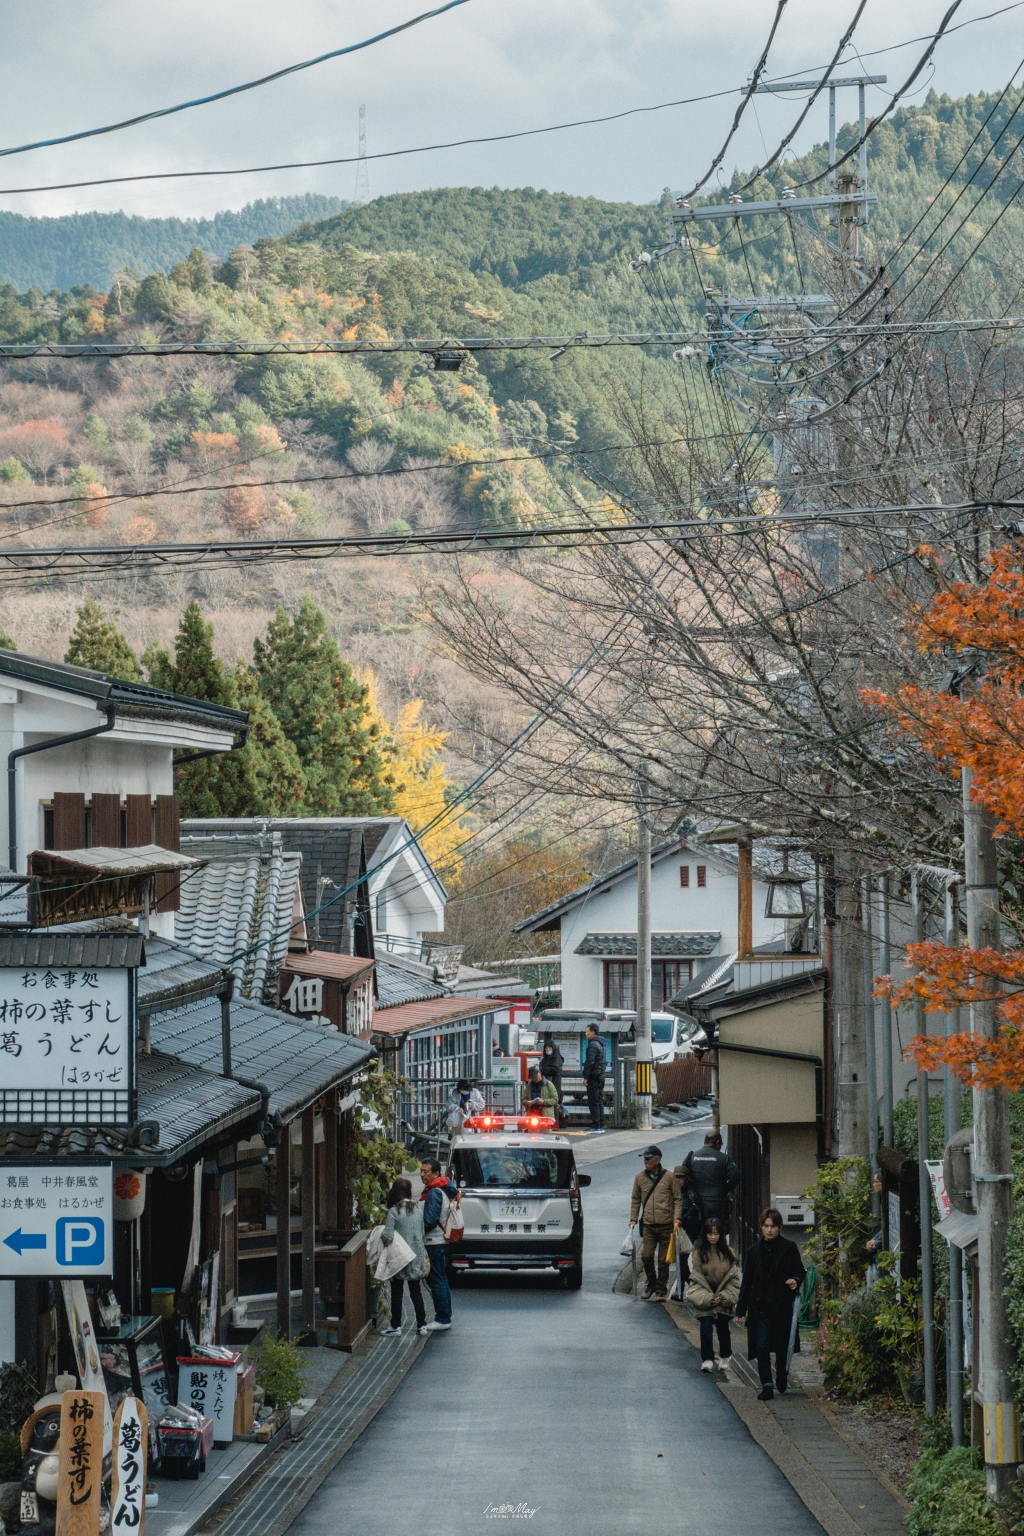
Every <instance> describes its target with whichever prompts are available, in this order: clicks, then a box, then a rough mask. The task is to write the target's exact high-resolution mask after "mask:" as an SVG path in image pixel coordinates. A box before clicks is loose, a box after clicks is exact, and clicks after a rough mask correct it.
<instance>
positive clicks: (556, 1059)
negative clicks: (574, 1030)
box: [539, 1035, 565, 1103]
mask: <svg viewBox="0 0 1024 1536" xmlns="http://www.w3.org/2000/svg"><path fill="white" fill-rule="evenodd" d="M539 1065H540V1075H541V1077H546V1078H547V1080H548V1082H550V1083H554V1085H555V1087H556V1088H557V1089H558V1102H559V1103H561V1102H562V1072H563V1070H564V1067H565V1060H564V1058H563V1056H562V1052H561V1051H560V1050H559V1048H558V1046H557V1045H556V1044H555V1042H554V1041H553V1040H552V1038H551V1036H550V1035H545V1036H544V1049H543V1051H542V1052H541V1058H540V1063H539Z"/></svg>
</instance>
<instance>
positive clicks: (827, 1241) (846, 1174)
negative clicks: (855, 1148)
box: [805, 1157, 877, 1300]
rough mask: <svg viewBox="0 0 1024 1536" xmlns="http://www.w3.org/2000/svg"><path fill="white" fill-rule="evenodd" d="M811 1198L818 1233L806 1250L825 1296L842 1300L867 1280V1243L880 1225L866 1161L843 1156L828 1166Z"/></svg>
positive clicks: (815, 1186) (818, 1179) (815, 1183)
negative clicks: (872, 1206) (875, 1211)
mask: <svg viewBox="0 0 1024 1536" xmlns="http://www.w3.org/2000/svg"><path fill="white" fill-rule="evenodd" d="M807 1195H808V1197H809V1199H811V1200H812V1201H813V1202H814V1218H815V1230H814V1235H813V1237H812V1238H811V1239H810V1241H809V1242H808V1244H807V1247H806V1250H805V1251H806V1254H807V1257H808V1258H809V1259H810V1261H811V1263H812V1264H814V1266H815V1268H816V1269H817V1271H818V1286H819V1289H820V1293H821V1295H822V1296H823V1297H828V1296H831V1297H834V1298H836V1299H838V1300H842V1299H843V1298H844V1297H846V1296H848V1295H849V1294H850V1292H851V1291H852V1290H854V1289H856V1287H857V1286H858V1285H859V1284H860V1282H861V1281H862V1280H863V1278H864V1275H865V1273H866V1271H867V1267H868V1254H867V1241H868V1238H869V1237H870V1236H871V1234H872V1233H873V1232H874V1231H875V1229H876V1225H877V1223H876V1218H875V1216H874V1214H873V1212H872V1210H871V1177H870V1170H869V1168H868V1165H867V1162H866V1161H865V1159H864V1158H862V1157H840V1158H837V1159H836V1161H835V1162H832V1163H823V1164H822V1166H821V1167H820V1168H819V1169H818V1176H817V1178H816V1179H815V1181H814V1183H813V1184H812V1185H811V1187H810V1188H809V1189H808V1190H807Z"/></svg>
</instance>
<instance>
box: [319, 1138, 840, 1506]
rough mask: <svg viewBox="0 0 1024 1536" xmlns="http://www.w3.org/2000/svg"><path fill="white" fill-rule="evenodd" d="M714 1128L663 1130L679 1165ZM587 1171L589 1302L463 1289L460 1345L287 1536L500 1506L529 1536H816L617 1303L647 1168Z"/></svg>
mask: <svg viewBox="0 0 1024 1536" xmlns="http://www.w3.org/2000/svg"><path fill="white" fill-rule="evenodd" d="M704 1129H705V1127H704V1126H703V1125H701V1126H700V1127H699V1129H698V1130H696V1131H690V1132H686V1133H683V1134H682V1135H680V1134H675V1133H673V1134H671V1135H666V1133H664V1132H662V1133H661V1135H660V1144H661V1145H662V1146H663V1147H664V1149H665V1153H666V1158H665V1161H666V1162H667V1163H668V1164H669V1166H671V1165H672V1164H675V1163H677V1162H679V1161H681V1159H682V1157H683V1156H685V1153H686V1151H687V1150H688V1149H689V1147H691V1146H693V1145H696V1144H697V1143H698V1142H699V1141H700V1140H702V1139H703V1133H704ZM611 1141H612V1138H611V1136H609V1137H608V1138H607V1142H606V1143H605V1145H608V1144H610V1143H611ZM591 1145H593V1147H594V1150H595V1151H596V1149H597V1145H598V1143H596V1142H595V1143H592V1144H591ZM581 1161H582V1159H581ZM587 1162H588V1172H590V1173H591V1175H592V1177H593V1186H592V1188H591V1189H589V1190H587V1191H586V1193H585V1197H584V1212H585V1221H586V1249H585V1255H584V1259H585V1277H584V1284H583V1289H582V1290H581V1291H579V1292H575V1293H568V1292H565V1291H563V1290H562V1289H561V1288H560V1285H559V1282H557V1281H556V1280H554V1279H552V1280H550V1281H549V1280H548V1279H547V1278H546V1277H541V1276H532V1277H531V1276H522V1277H511V1278H507V1279H505V1280H499V1279H498V1278H497V1277H496V1276H481V1277H480V1278H479V1279H475V1280H469V1281H466V1282H464V1283H462V1284H461V1285H460V1286H459V1287H458V1288H457V1289H456V1291H455V1327H454V1328H453V1329H452V1331H451V1333H449V1334H442V1335H439V1336H438V1337H436V1338H433V1339H431V1340H430V1342H429V1343H428V1345H427V1348H426V1350H425V1351H424V1352H423V1354H422V1355H421V1356H420V1358H419V1360H418V1361H417V1362H416V1364H415V1365H414V1367H413V1369H412V1371H411V1372H410V1374H409V1376H408V1378H407V1379H406V1381H405V1383H404V1384H403V1385H402V1386H401V1387H400V1388H399V1390H398V1392H397V1393H396V1394H395V1396H394V1397H393V1398H392V1399H391V1401H390V1402H389V1403H388V1404H387V1406H386V1407H385V1408H384V1410H383V1411H382V1412H381V1413H380V1414H378V1416H377V1418H376V1419H375V1420H374V1421H373V1423H372V1424H371V1425H370V1427H369V1429H368V1430H367V1431H366V1433H365V1434H364V1435H363V1436H362V1437H361V1438H360V1439H359V1440H358V1441H357V1443H356V1445H355V1446H354V1447H353V1449H352V1450H351V1451H350V1452H349V1454H348V1456H346V1457H345V1459H344V1460H343V1461H342V1462H341V1463H340V1465H339V1466H338V1467H337V1468H336V1469H335V1471H334V1472H333V1473H332V1474H331V1476H330V1477H329V1478H328V1479H327V1481H326V1482H325V1483H324V1485H323V1487H322V1488H321V1489H320V1491H319V1493H318V1494H317V1495H316V1497H315V1498H314V1499H313V1501H312V1502H311V1503H310V1504H309V1505H308V1506H307V1508H306V1509H305V1510H304V1511H303V1513H302V1514H301V1515H300V1516H299V1518H298V1520H297V1521H296V1523H295V1525H294V1526H293V1527H292V1531H291V1536H471V1533H477V1532H482V1531H487V1530H493V1529H494V1526H493V1524H492V1523H491V1522H492V1521H494V1520H496V1519H502V1518H505V1519H514V1518H517V1517H515V1516H512V1515H503V1514H502V1513H501V1507H502V1506H511V1507H513V1508H515V1507H516V1506H522V1507H523V1509H524V1510H533V1511H535V1513H534V1514H533V1515H532V1517H530V1520H531V1523H530V1529H531V1531H533V1532H535V1533H536V1536H633V1533H636V1536H640V1533H643V1536H651V1533H652V1532H660V1531H666V1532H669V1531H670V1532H673V1533H676V1532H681V1533H685V1536H690V1533H693V1536H707V1532H708V1531H709V1530H715V1531H720V1532H722V1533H728V1536H737V1533H742V1532H745V1531H747V1530H765V1531H769V1532H772V1533H775V1532H784V1533H785V1536H821V1527H820V1526H819V1525H818V1523H817V1522H816V1521H815V1520H814V1519H813V1518H812V1516H811V1515H810V1514H809V1512H808V1511H807V1509H806V1508H805V1506H804V1505H803V1504H802V1503H801V1502H800V1500H799V1499H798V1498H797V1496H796V1494H795V1493H794V1492H793V1490H792V1488H791V1487H790V1486H789V1484H788V1483H787V1482H786V1481H785V1479H784V1478H783V1476H782V1474H781V1473H780V1472H779V1471H778V1470H777V1469H776V1467H775V1466H774V1464H773V1463H772V1462H771V1461H770V1460H769V1459H768V1457H767V1456H766V1455H765V1453H764V1452H763V1451H762V1450H761V1449H760V1448H759V1447H758V1446H757V1445H756V1444H755V1443H754V1441H753V1440H752V1439H751V1438H750V1436H749V1434H748V1433H747V1430H746V1428H745V1427H744V1425H743V1424H742V1423H741V1422H740V1420H739V1419H738V1418H737V1417H736V1415H735V1413H734V1412H733V1410H732V1409H731V1408H730V1406H729V1404H728V1403H727V1402H726V1401H725V1400H724V1398H723V1397H722V1395H721V1393H720V1392H719V1390H718V1388H717V1387H716V1386H715V1384H714V1382H713V1381H712V1380H710V1379H709V1378H708V1377H706V1376H702V1375H701V1373H700V1369H699V1361H698V1359H697V1357H696V1352H695V1351H694V1350H693V1348H692V1347H691V1346H690V1345H689V1344H688V1343H687V1342H686V1340H685V1339H684V1338H683V1336H682V1334H681V1333H680V1332H679V1331H678V1329H677V1328H676V1327H675V1325H674V1324H673V1323H672V1321H671V1319H670V1318H668V1317H666V1316H665V1314H664V1312H663V1310H662V1308H661V1307H657V1306H654V1305H648V1304H646V1303H644V1302H638V1301H634V1300H633V1299H632V1298H630V1297H622V1296H615V1295H613V1294H612V1283H613V1281H614V1279H615V1276H616V1274H617V1273H618V1271H619V1269H620V1268H621V1265H622V1262H623V1261H622V1260H621V1259H620V1258H619V1257H618V1248H619V1244H620V1242H621V1241H622V1238H623V1235H624V1233H625V1229H626V1222H627V1219H628V1192H629V1187H630V1183H631V1181H632V1178H633V1175H634V1173H635V1172H636V1169H637V1168H638V1167H639V1166H640V1165H639V1161H638V1159H637V1157H636V1153H635V1152H630V1153H627V1154H626V1155H624V1156H618V1157H612V1158H608V1159H605V1160H602V1161H599V1162H593V1163H590V1162H589V1159H587ZM407 1305H408V1303H407ZM518 1518H520V1519H521V1518H523V1516H522V1515H520V1516H518Z"/></svg>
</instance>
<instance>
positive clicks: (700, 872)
mask: <svg viewBox="0 0 1024 1536" xmlns="http://www.w3.org/2000/svg"><path fill="white" fill-rule="evenodd" d="M707 883H708V867H707V865H706V864H698V865H697V884H698V885H707Z"/></svg>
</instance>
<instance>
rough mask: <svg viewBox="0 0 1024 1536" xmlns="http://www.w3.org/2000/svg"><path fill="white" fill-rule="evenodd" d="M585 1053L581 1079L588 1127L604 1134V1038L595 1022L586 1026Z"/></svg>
mask: <svg viewBox="0 0 1024 1536" xmlns="http://www.w3.org/2000/svg"><path fill="white" fill-rule="evenodd" d="M585 1033H586V1037H587V1053H586V1055H585V1056H584V1058H583V1081H584V1082H585V1083H586V1085H587V1104H588V1105H589V1108H590V1129H591V1132H592V1134H593V1135H595V1136H603V1135H604V1069H605V1054H604V1040H603V1039H602V1038H601V1036H600V1035H599V1034H598V1031H597V1025H596V1024H588V1025H587V1028H586V1031H585Z"/></svg>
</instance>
